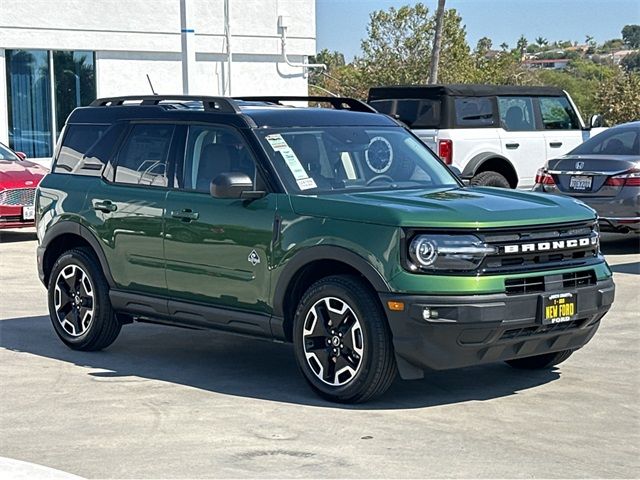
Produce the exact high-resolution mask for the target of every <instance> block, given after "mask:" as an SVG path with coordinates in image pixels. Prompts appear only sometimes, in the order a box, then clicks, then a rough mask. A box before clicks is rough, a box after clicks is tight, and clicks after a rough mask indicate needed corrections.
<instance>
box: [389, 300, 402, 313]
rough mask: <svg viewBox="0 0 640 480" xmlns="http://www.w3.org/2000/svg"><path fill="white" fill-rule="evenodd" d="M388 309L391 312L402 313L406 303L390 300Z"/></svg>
mask: <svg viewBox="0 0 640 480" xmlns="http://www.w3.org/2000/svg"><path fill="white" fill-rule="evenodd" d="M387 307H389V310H394V311H396V312H401V311H402V310H404V302H396V301H393V300H389V301H388V302H387Z"/></svg>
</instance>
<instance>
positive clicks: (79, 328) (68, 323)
mask: <svg viewBox="0 0 640 480" xmlns="http://www.w3.org/2000/svg"><path fill="white" fill-rule="evenodd" d="M48 297H49V315H50V317H51V323H52V324H53V328H54V329H55V331H56V333H57V334H58V337H60V339H61V340H62V341H63V342H64V343H65V344H66V345H67V346H68V347H70V348H73V349H74V350H101V349H103V348H106V347H108V346H109V345H111V344H112V343H113V342H114V340H115V339H116V337H117V336H118V334H119V333H120V328H121V326H122V325H121V324H120V322H118V320H117V318H116V316H115V314H114V312H113V309H112V308H111V302H110V300H109V285H108V284H107V281H106V279H105V277H104V274H103V273H102V270H101V268H100V264H99V263H98V261H97V259H96V258H95V256H94V255H93V252H91V251H90V250H88V249H85V248H74V249H72V250H69V251H67V252H65V253H63V254H62V255H61V256H60V258H58V260H57V261H56V263H55V264H54V265H53V269H52V271H51V276H50V278H49V288H48Z"/></svg>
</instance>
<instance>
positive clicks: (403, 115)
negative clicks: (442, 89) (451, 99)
mask: <svg viewBox="0 0 640 480" xmlns="http://www.w3.org/2000/svg"><path fill="white" fill-rule="evenodd" d="M371 106H372V107H373V108H375V109H376V110H378V111H379V112H382V113H386V114H387V115H391V116H393V117H396V118H398V119H399V120H401V121H403V122H404V123H406V124H407V125H408V126H409V127H411V128H436V127H438V126H439V124H440V100H429V99H417V98H416V99H414V98H407V99H404V98H403V99H397V100H374V101H372V102H371Z"/></svg>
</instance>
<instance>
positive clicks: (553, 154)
mask: <svg viewBox="0 0 640 480" xmlns="http://www.w3.org/2000/svg"><path fill="white" fill-rule="evenodd" d="M538 101H539V102H540V115H541V117H542V126H543V128H544V139H545V148H546V153H547V159H548V160H550V159H552V158H558V157H560V156H562V155H564V154H565V153H567V152H569V151H570V150H573V149H574V148H576V147H577V146H578V145H580V144H581V143H582V142H584V141H585V140H587V139H588V138H589V132H588V131H586V130H582V126H581V125H580V120H578V116H577V115H576V113H575V111H574V109H573V107H572V106H571V104H570V103H569V100H567V98H566V97H540V98H539V100H538Z"/></svg>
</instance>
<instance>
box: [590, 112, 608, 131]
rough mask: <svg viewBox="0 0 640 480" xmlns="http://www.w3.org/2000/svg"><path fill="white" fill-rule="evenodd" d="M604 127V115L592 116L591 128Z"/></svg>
mask: <svg viewBox="0 0 640 480" xmlns="http://www.w3.org/2000/svg"><path fill="white" fill-rule="evenodd" d="M602 125H604V122H603V121H602V115H600V114H596V115H591V118H590V119H589V127H591V128H600V127H602Z"/></svg>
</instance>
